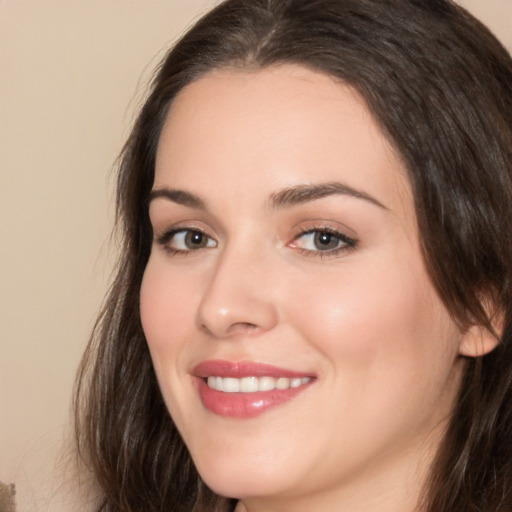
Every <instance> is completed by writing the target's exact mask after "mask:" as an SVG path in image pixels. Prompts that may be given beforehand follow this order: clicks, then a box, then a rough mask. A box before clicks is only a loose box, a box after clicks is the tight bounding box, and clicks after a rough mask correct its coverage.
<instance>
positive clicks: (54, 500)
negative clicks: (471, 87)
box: [0, 0, 512, 512]
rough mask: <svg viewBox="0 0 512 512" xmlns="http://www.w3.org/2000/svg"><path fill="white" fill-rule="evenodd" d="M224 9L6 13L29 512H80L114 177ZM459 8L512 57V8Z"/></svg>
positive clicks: (21, 480) (19, 393)
mask: <svg viewBox="0 0 512 512" xmlns="http://www.w3.org/2000/svg"><path fill="white" fill-rule="evenodd" d="M213 1H214V0H165V1H155V0H146V1H144V0H117V1H116V0H97V1H95V0H82V1H80V0H38V1H26V0H3V1H2V0H0V173H1V174H0V251H1V252H0V258H1V260H0V480H3V481H8V482H16V484H17V488H18V505H19V512H39V511H41V512H42V511H45V512H46V511H51V512H59V511H61V512H69V511H70V510H71V508H72V507H71V506H70V505H69V503H67V502H66V500H68V496H67V493H68V491H67V490H62V489H61V488H60V485H61V481H62V475H61V473H62V472H63V471H64V470H63V468H65V464H64V462H63V461H62V460H61V455H60V454H61V451H62V450H61V446H62V443H63V440H64V439H65V437H66V432H67V428H68V425H69V413H68V410H69V402H70V396H71V388H72V383H73V377H74V373H75V370H76V367H77V364H78V360H79V358H80V354H81V352H82V350H83V348H84V345H85V343H86V341H87V338H88V335H89V332H90V330H91V327H92V324H93V321H94V317H95V315H96V313H97V310H98V308H99V305H100V303H101V300H102V296H103V292H104V290H105V288H106V283H107V281H108V277H109V269H110V260H111V258H109V254H112V253H113V252H115V248H114V247H113V246H112V244H110V243H109V241H108V237H109V232H110V226H111V223H112V203H113V201H112V187H111V185H112V181H113V180H112V178H111V174H110V171H111V169H112V167H113V163H114V160H115V158H116V156H117V153H118V151H119V149H120V147H121V144H122V142H123V139H124V138H125V136H126V135H127V133H128V129H129V126H130V122H131V120H132V118H133V111H134V109H135V108H136V106H137V104H138V103H139V100H140V96H141V94H142V93H143V91H144V83H145V82H146V80H147V78H148V76H149V74H150V71H151V69H152V68H153V67H154V65H155V64H156V63H157V62H158V60H159V56H161V54H162V50H163V49H164V48H165V47H167V45H168V43H169V41H171V40H173V39H174V38H175V37H176V35H177V34H179V33H181V32H182V31H183V30H184V28H185V27H186V26H187V25H188V24H189V23H190V22H191V20H192V19H194V18H195V17H196V16H197V15H198V13H199V12H200V11H203V10H204V9H205V8H206V7H207V6H208V5H211V4H212V3H213ZM462 3H463V4H464V5H466V6H467V7H469V8H470V9H471V10H472V11H473V12H474V13H475V14H476V15H477V16H479V17H480V18H481V19H482V20H484V21H485V22H486V23H487V24H488V25H489V26H490V27H491V28H492V29H493V30H494V31H495V33H496V34H497V35H498V36H499V37H501V39H502V40H503V41H504V42H505V44H506V45H507V46H508V48H509V49H510V48H512V0H465V1H463V2H462ZM64 489H65V488H64ZM76 510H83V509H82V508H81V507H77V508H76Z"/></svg>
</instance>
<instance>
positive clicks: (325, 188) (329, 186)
mask: <svg viewBox="0 0 512 512" xmlns="http://www.w3.org/2000/svg"><path fill="white" fill-rule="evenodd" d="M333 195H347V196H351V197H355V198H356V199H363V200H365V201H368V202H369V203H372V204H374V205H376V206H378V207H380V208H383V209H384V210H388V208H387V207H386V206H384V205H383V204H382V203H381V202H380V201H379V200H378V199H376V198H375V197H373V196H371V195H370V194H368V193H366V192H364V191H362V190H358V189H355V188H353V187H350V186H349V185H346V184H345V183H340V182H337V181H331V182H327V183H317V184H313V185H296V186H293V187H286V188H283V189H282V190H279V191H277V192H274V193H273V194H271V196H270V205H271V206H272V207H273V208H275V209H280V208H287V207H291V206H297V205H300V204H304V203H308V202H310V201H315V200H316V199H322V198H323V197H328V196H333ZM158 198H164V199H167V200H169V201H172V202H173V203H176V204H180V205H182V206H188V207H189V208H197V209H200V210H206V209H207V207H206V203H205V202H204V201H203V200H202V199H201V198H200V197H199V196H196V195H195V194H192V193H191V192H187V191H185V190H179V189H169V188H166V187H164V188H158V189H155V190H152V191H151V193H150V195H149V202H151V201H153V200H154V199H158Z"/></svg>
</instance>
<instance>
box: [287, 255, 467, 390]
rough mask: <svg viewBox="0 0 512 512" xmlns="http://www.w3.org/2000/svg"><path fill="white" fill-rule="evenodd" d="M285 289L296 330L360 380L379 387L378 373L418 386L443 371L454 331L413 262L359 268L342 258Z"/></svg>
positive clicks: (450, 357)
mask: <svg viewBox="0 0 512 512" xmlns="http://www.w3.org/2000/svg"><path fill="white" fill-rule="evenodd" d="M404 261H405V263H404ZM384 263H387V264H384ZM290 296H293V297H294V300H293V301H289V303H290V304H293V310H292V311H291V312H290V314H291V316H293V318H294V319H295V321H296V322H297V324H300V330H301V331H302V332H303V333H305V335H306V337H307V338H308V339H309V340H311V341H312V343H314V344H315V345H316V346H317V348H318V349H320V350H321V351H322V352H324V353H325V354H326V355H328V359H329V360H330V361H331V363H332V365H333V366H334V367H336V366H339V368H342V369H343V371H344V372H345V373H350V374H352V375H354V376H355V377H356V378H358V379H359V380H360V381H361V385H362V386H363V385H364V386H365V387H368V386H369V385H370V384H371V382H372V381H374V382H375V383H376V387H379V386H380V387H381V388H382V382H380V383H379V380H381V379H382V378H386V379H388V380H389V381H391V380H392V379H394V380H395V381H396V382H397V384H398V385H399V384H400V383H399V381H401V383H402V384H403V383H404V382H405V381H410V382H412V383H414V384H415V385H421V383H420V382H418V380H419V379H422V378H423V379H424V384H425V385H429V384H427V382H428V381H430V380H431V379H435V378H439V379H443V378H444V375H443V374H444V373H449V371H450V368H451V365H452V364H453V359H454V354H455V353H456V346H457V339H458V337H459V332H458V330H457V329H456V327H455V326H454V325H453V322H452V321H451V320H450V318H449V315H448V313H447V312H446V310H445V309H444V306H443V305H442V303H441V301H440V300H439V298H438V297H437V295H436V293H435V291H434V289H433V287H432V286H431V284H430V281H429V279H428V277H427V275H426V272H425V270H424V268H423V264H422V263H421V262H417V261H409V262H407V260H406V259H403V260H402V259H395V260H390V259H387V260H386V258H382V260H381V262H379V264H377V265H371V264H367V265H364V270H362V269H361V268H359V267H358V268H348V265H347V268H345V269H344V268H339V269H337V271H335V272H332V275H331V277H330V279H328V280H327V279H326V280H325V281H324V282H322V284H321V286H318V287H311V284H309V285H308V284H307V283H306V282H304V283H300V282H298V281H297V280H295V285H294V286H293V289H290ZM432 367H434V368H439V374H438V375H435V372H434V374H432V372H431V371H430V370H431V368H432ZM390 383H391V382H390Z"/></svg>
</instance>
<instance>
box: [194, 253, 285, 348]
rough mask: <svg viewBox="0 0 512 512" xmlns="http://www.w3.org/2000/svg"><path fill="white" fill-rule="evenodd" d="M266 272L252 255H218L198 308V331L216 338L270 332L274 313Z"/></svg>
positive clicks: (268, 273) (274, 305)
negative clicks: (199, 329)
mask: <svg viewBox="0 0 512 512" xmlns="http://www.w3.org/2000/svg"><path fill="white" fill-rule="evenodd" d="M269 270H270V269H269V265H268V264H267V265H266V264H265V262H264V261H263V259H262V258H259V257H258V256H257V255H256V254H243V253H241V252H239V251H238V252H237V251H236V249H234V248H233V249H232V250H230V251H227V250H226V251H225V252H224V254H222V255H220V256H219V259H218V261H217V262H216V265H215V267H214V269H212V274H211V277H210V280H209V282H208V284H207V287H206V288H205V291H204V294H203V296H202V299H201V302H200V305H199V308H198V323H199V325H200V328H201V329H202V330H203V331H205V332H207V333H208V334H209V335H210V336H213V337H216V338H227V337H230V336H234V335H237V334H255V333H259V332H264V331H268V330H270V329H272V328H273V327H274V326H275V325H276V323H277V321H278V312H277V309H276V303H275V299H274V293H273V292H274V288H275V287H274V286H272V285H273V284H275V283H272V277H271V274H272V272H271V271H269Z"/></svg>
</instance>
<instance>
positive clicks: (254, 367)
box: [192, 360, 315, 419]
mask: <svg viewBox="0 0 512 512" xmlns="http://www.w3.org/2000/svg"><path fill="white" fill-rule="evenodd" d="M192 374H193V375H194V377H195V378H196V384H197V389H198V392H199V397H200V399H201V401H202V403H203V405H204V406H205V407H206V409H208V410H209V411H211V412H213V413H214V414H217V415H219V416H226V417H231V418H241V419H242V418H253V417H255V416H259V415H260V414H262V413H264V412H265V411H267V410H269V409H271V408H273V407H276V406H278V405H281V404H284V403H286V402H289V401H290V400H292V399H293V398H295V397H296V396H297V395H298V394H300V393H302V391H304V390H305V389H306V388H308V387H309V386H310V385H311V383H312V382H313V380H312V381H311V382H310V383H308V384H305V385H302V386H299V387H297V388H288V389H283V390H278V389H274V390H272V391H257V392H254V393H223V392H221V391H217V390H215V389H212V388H210V387H208V385H207V384H206V378H207V377H209V376H211V375H214V376H219V377H233V378H237V379H241V378H242V377H274V378H279V377H287V378H297V377H300V378H302V377H311V378H313V379H314V377H315V376H314V375H312V374H307V373H303V372H296V371H292V370H287V369H284V368H278V367H276V366H272V365H267V364H262V363H254V362H245V361H242V362H232V361H220V360H212V361H204V362H202V363H200V364H198V365H197V366H195V367H194V369H193V370H192Z"/></svg>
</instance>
